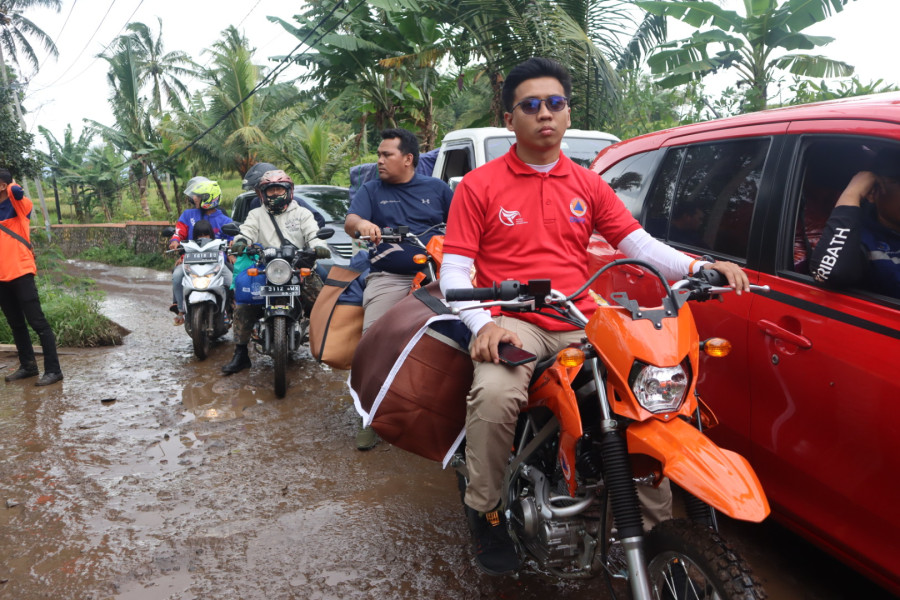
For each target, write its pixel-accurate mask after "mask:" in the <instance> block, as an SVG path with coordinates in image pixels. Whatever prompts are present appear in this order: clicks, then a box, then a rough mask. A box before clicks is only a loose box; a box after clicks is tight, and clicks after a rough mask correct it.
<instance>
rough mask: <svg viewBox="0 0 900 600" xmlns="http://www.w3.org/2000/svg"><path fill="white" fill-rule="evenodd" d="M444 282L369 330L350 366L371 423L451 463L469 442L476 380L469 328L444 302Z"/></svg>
mask: <svg viewBox="0 0 900 600" xmlns="http://www.w3.org/2000/svg"><path fill="white" fill-rule="evenodd" d="M441 297H442V296H441V291H440V288H439V287H438V284H437V283H431V284H429V285H427V286H425V287H424V288H422V289H419V290H416V291H415V292H414V293H412V294H410V295H409V296H407V297H406V298H404V299H403V300H401V301H400V302H398V303H397V304H396V305H395V306H393V307H391V309H390V310H389V311H388V312H387V313H385V315H384V316H383V317H381V318H380V319H378V321H376V322H375V324H374V325H372V326H371V327H369V329H368V330H366V333H365V335H364V336H363V337H362V339H361V340H360V342H359V346H358V347H357V350H356V356H355V357H354V359H353V368H352V369H351V371H350V391H351V395H352V396H353V399H354V402H355V403H356V408H357V410H358V411H359V413H360V414H361V415H362V416H363V420H364V423H366V424H371V426H372V428H373V429H375V431H376V432H377V433H378V435H380V436H381V437H382V439H384V440H385V441H387V442H389V443H391V444H393V445H395V446H397V447H398V448H402V449H403V450H407V451H409V452H412V453H414V454H418V455H419V456H424V457H425V458H430V459H431V460H437V461H444V462H446V460H447V459H448V458H449V456H450V453H451V451H452V450H453V449H455V448H456V446H457V445H458V444H459V442H460V441H461V440H462V434H463V430H464V428H465V422H466V395H467V394H468V392H469V388H470V387H471V385H472V359H471V358H470V356H469V352H468V346H469V343H468V329H466V326H465V325H463V323H462V322H461V321H460V320H459V318H458V317H456V316H455V315H452V314H450V311H449V309H448V308H447V307H446V306H445V305H444V304H443V303H442V302H440V298H441Z"/></svg>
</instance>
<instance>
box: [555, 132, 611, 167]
mask: <svg viewBox="0 0 900 600" xmlns="http://www.w3.org/2000/svg"><path fill="white" fill-rule="evenodd" d="M612 143H613V142H612V140H594V139H590V138H576V137H568V138H567V137H564V138H563V140H562V146H561V148H562V151H563V154H565V155H566V156H568V157H569V158H571V159H572V161H573V162H575V163H577V164H579V165H581V166H582V167H584V168H589V167H590V166H591V163H592V162H594V159H595V158H597V155H598V154H600V151H601V150H603V149H604V148H606V147H607V146H611V145H612Z"/></svg>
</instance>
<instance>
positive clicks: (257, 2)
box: [185, 0, 262, 86]
mask: <svg viewBox="0 0 900 600" xmlns="http://www.w3.org/2000/svg"><path fill="white" fill-rule="evenodd" d="M261 2H262V0H256V4H254V5H253V8H251V9H250V10H249V11H247V14H246V15H244V18H243V19H241V21H240V22H239V23H238V24H237V25H236V26H235V29H240V27H241V25H243V24H244V21H246V20H247V17H249V16H250V15H251V14H253V11H255V10H256V8H257V7H258V6H259V5H260V3H261ZM212 60H213V57H209V59H208V60H207V61H206V64H204V65H203V66H202V67H200V70H201V71H205V70H206V68H207V67H208V66H209V63H210V62H212ZM198 75H199V72H197V73H195V74H194V75H191V78H190V79H188V80H187V81H186V82H185V86H187V85H188V84H190V83H193V81H194V80H195V79H197V76H198Z"/></svg>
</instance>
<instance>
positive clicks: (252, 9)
mask: <svg viewBox="0 0 900 600" xmlns="http://www.w3.org/2000/svg"><path fill="white" fill-rule="evenodd" d="M260 2H262V0H256V4H254V5H253V8H251V9H250V10H249V11H247V14H246V15H244V18H243V19H241V22H240V23H238V24H237V26H236V27H235V28H238V27H240V26H241V25H243V24H244V21H246V20H247V17H249V16H250V15H252V14H253V11H254V10H256V7H257V6H259V3H260Z"/></svg>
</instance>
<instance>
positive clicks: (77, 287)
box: [0, 230, 122, 348]
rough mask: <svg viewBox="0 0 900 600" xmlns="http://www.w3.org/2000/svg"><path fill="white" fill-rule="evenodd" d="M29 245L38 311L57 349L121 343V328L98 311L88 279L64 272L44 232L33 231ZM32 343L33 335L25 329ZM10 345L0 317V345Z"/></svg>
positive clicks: (96, 294)
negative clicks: (31, 245) (32, 253)
mask: <svg viewBox="0 0 900 600" xmlns="http://www.w3.org/2000/svg"><path fill="white" fill-rule="evenodd" d="M31 238H32V242H33V243H34V244H35V247H36V248H38V251H37V252H36V254H35V258H36V260H37V266H38V276H37V278H36V282H37V287H38V294H39V296H40V299H41V309H42V310H43V312H44V316H45V317H46V318H47V322H48V323H50V327H51V329H53V333H54V334H55V335H56V343H57V345H58V346H67V347H77V348H92V347H95V346H114V345H118V344H121V343H122V329H121V328H120V327H119V326H118V325H116V324H115V323H113V322H112V321H110V320H109V319H108V318H107V317H105V316H104V315H103V314H102V313H101V310H100V301H101V300H102V298H103V295H102V292H99V291H97V289H96V285H95V283H94V282H93V281H92V280H90V279H85V278H78V277H74V276H72V275H71V274H70V272H69V270H68V269H66V262H65V257H64V256H63V254H62V252H61V251H60V250H59V248H57V247H56V246H53V245H51V244H49V243H48V242H47V236H46V233H44V232H43V231H37V230H35V231H34V232H33V233H32V236H31ZM29 332H30V333H31V339H32V342H33V343H34V344H40V340H38V337H37V334H35V333H34V331H32V330H31V329H30V328H29ZM12 343H14V341H13V337H12V331H11V330H10V328H9V323H7V321H6V319H5V318H3V317H0V344H12Z"/></svg>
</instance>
